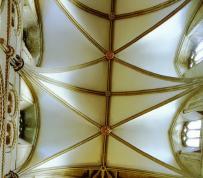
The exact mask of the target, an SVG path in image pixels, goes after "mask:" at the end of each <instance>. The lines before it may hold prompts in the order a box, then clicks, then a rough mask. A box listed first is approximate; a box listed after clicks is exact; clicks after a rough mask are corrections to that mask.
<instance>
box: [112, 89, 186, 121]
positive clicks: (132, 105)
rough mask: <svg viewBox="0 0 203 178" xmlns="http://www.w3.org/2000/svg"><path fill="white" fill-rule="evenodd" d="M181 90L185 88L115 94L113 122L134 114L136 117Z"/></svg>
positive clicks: (113, 98) (113, 99)
mask: <svg viewBox="0 0 203 178" xmlns="http://www.w3.org/2000/svg"><path fill="white" fill-rule="evenodd" d="M181 92H183V90H180V91H172V92H164V93H154V94H145V95H136V96H114V97H112V100H111V111H110V121H111V124H115V123H117V122H120V121H122V120H124V119H126V118H129V117H131V116H133V115H135V117H136V116H137V115H138V114H139V113H140V112H143V111H144V110H146V109H149V108H151V107H153V106H155V105H157V104H159V103H161V102H163V101H166V100H168V99H170V98H172V97H174V96H176V95H178V94H180V93H181Z"/></svg>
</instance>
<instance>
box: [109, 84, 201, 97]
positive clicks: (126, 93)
mask: <svg viewBox="0 0 203 178" xmlns="http://www.w3.org/2000/svg"><path fill="white" fill-rule="evenodd" d="M199 84H200V82H199V81H198V82H191V83H186V84H181V85H175V86H169V87H162V88H153V89H146V90H137V91H115V92H111V94H112V96H131V95H145V94H153V93H165V92H171V91H177V90H183V89H187V88H190V87H192V86H198V85H199ZM202 85H203V83H202Z"/></svg>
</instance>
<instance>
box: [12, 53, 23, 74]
mask: <svg viewBox="0 0 203 178" xmlns="http://www.w3.org/2000/svg"><path fill="white" fill-rule="evenodd" d="M10 64H11V66H13V69H14V70H15V71H16V72H17V71H19V70H20V69H22V68H23V66H24V60H23V58H21V57H20V56H19V55H16V56H15V57H13V58H12V59H11V61H10Z"/></svg>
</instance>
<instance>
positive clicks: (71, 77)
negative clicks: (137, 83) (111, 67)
mask: <svg viewBox="0 0 203 178" xmlns="http://www.w3.org/2000/svg"><path fill="white" fill-rule="evenodd" d="M43 75H45V76H47V77H50V78H52V79H55V80H57V81H61V82H65V83H69V84H72V85H75V86H78V87H83V88H89V89H92V90H99V91H105V90H106V81H107V66H106V63H104V62H102V63H99V64H96V65H93V66H90V67H86V68H83V69H79V70H74V71H69V72H62V73H43ZM98 81H99V82H98Z"/></svg>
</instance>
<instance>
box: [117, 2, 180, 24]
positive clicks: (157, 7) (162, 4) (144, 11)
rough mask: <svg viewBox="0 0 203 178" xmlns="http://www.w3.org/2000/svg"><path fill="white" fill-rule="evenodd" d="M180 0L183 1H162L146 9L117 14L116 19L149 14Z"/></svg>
mask: <svg viewBox="0 0 203 178" xmlns="http://www.w3.org/2000/svg"><path fill="white" fill-rule="evenodd" d="M179 1H181V0H168V1H166V2H162V3H160V4H157V5H155V6H152V7H149V8H146V9H142V10H137V11H134V12H129V13H124V14H117V15H116V20H120V19H126V18H132V17H137V16H141V15H145V14H149V13H152V12H156V11H159V10H162V9H164V8H167V7H169V6H171V5H173V4H175V3H177V2H179Z"/></svg>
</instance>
